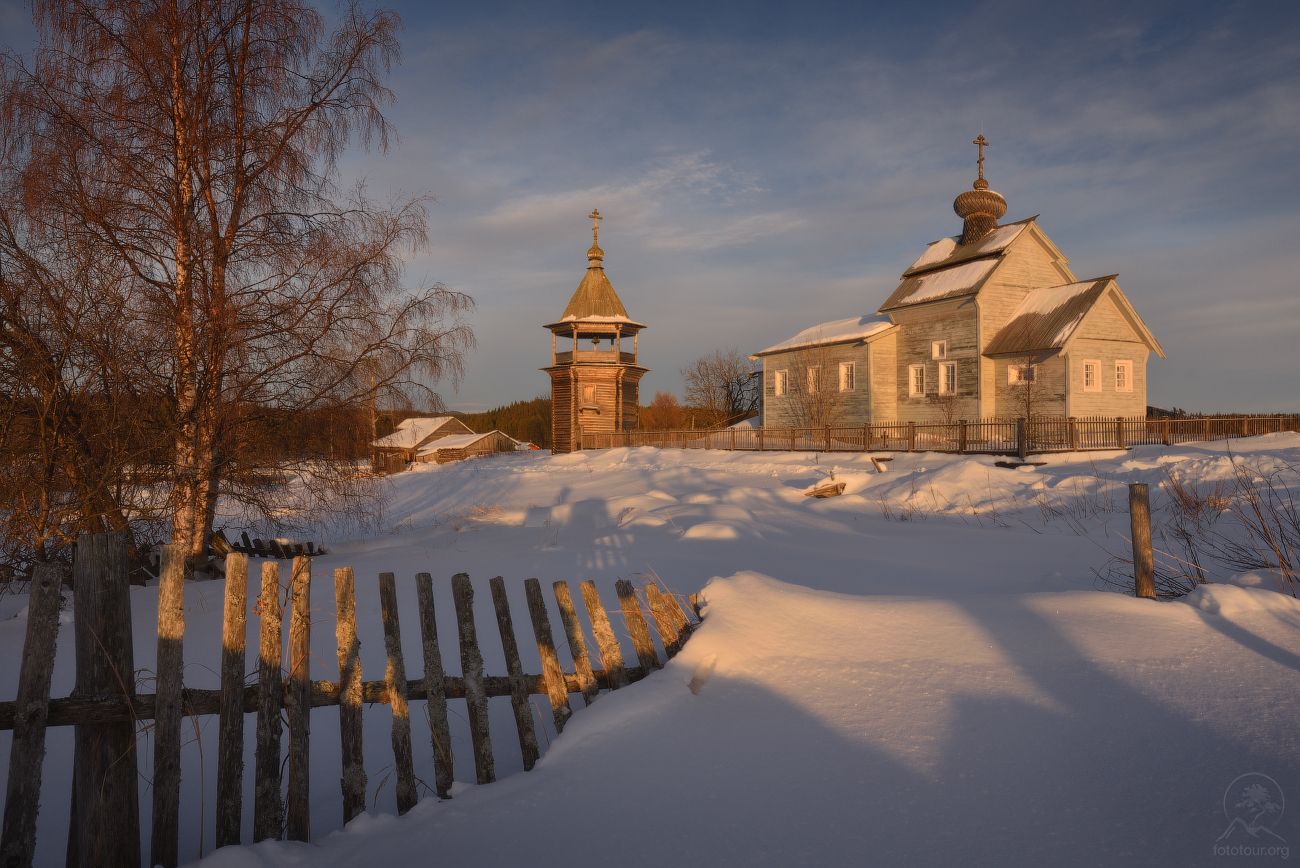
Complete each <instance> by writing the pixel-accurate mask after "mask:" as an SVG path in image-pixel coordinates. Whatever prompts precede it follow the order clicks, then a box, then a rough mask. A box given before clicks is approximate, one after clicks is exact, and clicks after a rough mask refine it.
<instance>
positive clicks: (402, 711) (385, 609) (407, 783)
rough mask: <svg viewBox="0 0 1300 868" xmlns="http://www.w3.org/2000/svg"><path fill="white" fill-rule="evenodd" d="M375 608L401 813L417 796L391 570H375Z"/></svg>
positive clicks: (409, 720)
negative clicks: (381, 626) (384, 657)
mask: <svg viewBox="0 0 1300 868" xmlns="http://www.w3.org/2000/svg"><path fill="white" fill-rule="evenodd" d="M379 612H380V618H381V619H382V620H383V622H384V651H385V652H387V654H388V668H387V669H385V670H384V682H385V684H387V685H388V704H389V706H390V707H391V708H392V710H393V767H394V768H395V769H396V771H397V813H398V814H399V815H400V814H405V813H406V812H407V811H409V810H411V808H414V807H415V803H416V802H417V801H419V797H418V796H417V795H416V791H415V764H414V762H413V760H412V759H411V706H410V703H409V702H408V701H407V698H406V661H405V658H403V657H402V625H401V621H400V620H399V617H398V614H397V582H396V579H395V578H394V576H393V574H392V573H380V574H379Z"/></svg>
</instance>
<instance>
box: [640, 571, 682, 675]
mask: <svg viewBox="0 0 1300 868" xmlns="http://www.w3.org/2000/svg"><path fill="white" fill-rule="evenodd" d="M645 596H646V602H647V603H649V604H650V617H652V618H654V622H655V626H656V627H657V628H658V629H659V639H660V640H661V641H662V642H663V645H664V654H665V655H667V657H668V659H669V660H671V659H673V658H674V657H676V656H677V652H678V651H680V650H681V647H682V645H681V639H682V637H681V633H680V631H679V630H678V627H677V621H676V619H675V618H674V617H673V616H672V613H670V612H669V610H668V603H667V601H665V600H664V595H663V592H662V591H660V590H659V586H658V585H655V584H647V585H646V586H645Z"/></svg>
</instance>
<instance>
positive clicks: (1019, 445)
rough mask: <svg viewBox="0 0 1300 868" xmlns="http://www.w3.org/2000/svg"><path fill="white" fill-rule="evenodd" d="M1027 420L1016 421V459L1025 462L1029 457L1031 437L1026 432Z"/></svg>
mask: <svg viewBox="0 0 1300 868" xmlns="http://www.w3.org/2000/svg"><path fill="white" fill-rule="evenodd" d="M1026 427H1027V426H1026V423H1025V420H1024V419H1023V418H1022V419H1017V420H1016V457H1017V458H1019V459H1020V460H1021V461H1024V460H1025V459H1026V458H1028V457H1029V437H1028V435H1027V432H1026V430H1025V429H1026Z"/></svg>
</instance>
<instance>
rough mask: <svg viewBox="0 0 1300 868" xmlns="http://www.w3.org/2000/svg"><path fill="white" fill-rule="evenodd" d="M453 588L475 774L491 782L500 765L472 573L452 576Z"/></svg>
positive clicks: (478, 778) (481, 782)
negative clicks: (494, 749) (476, 624)
mask: <svg viewBox="0 0 1300 868" xmlns="http://www.w3.org/2000/svg"><path fill="white" fill-rule="evenodd" d="M451 591H452V599H453V600H454V601H455V603H456V627H457V629H458V631H459V633H460V667H461V672H462V676H461V677H462V678H463V679H464V683H465V706H466V710H467V712H468V716H469V733H470V740H471V741H472V742H473V744H474V777H475V779H476V780H477V781H478V782H479V783H480V784H490V783H492V782H493V781H494V780H496V766H495V763H494V762H493V759H492V733H491V731H490V730H489V729H488V707H487V693H486V692H485V691H484V688H483V653H482V652H481V651H479V647H478V634H477V632H476V631H475V629H474V586H473V585H472V584H470V580H469V576H468V575H466V574H465V573H457V574H456V575H454V576H452V577H451Z"/></svg>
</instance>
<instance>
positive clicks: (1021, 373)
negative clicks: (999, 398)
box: [1007, 365, 1038, 386]
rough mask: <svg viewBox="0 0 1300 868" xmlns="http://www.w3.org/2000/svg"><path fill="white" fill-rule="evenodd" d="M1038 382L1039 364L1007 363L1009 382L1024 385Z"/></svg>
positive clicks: (1014, 384) (1013, 384)
mask: <svg viewBox="0 0 1300 868" xmlns="http://www.w3.org/2000/svg"><path fill="white" fill-rule="evenodd" d="M1036 382H1038V365H1007V383H1009V384H1010V385H1012V386H1024V385H1027V384H1029V383H1036Z"/></svg>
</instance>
